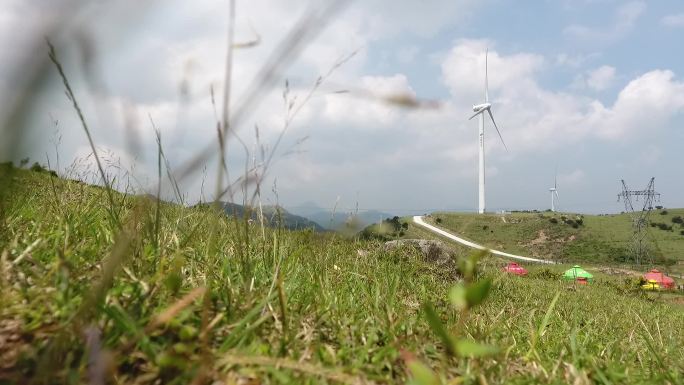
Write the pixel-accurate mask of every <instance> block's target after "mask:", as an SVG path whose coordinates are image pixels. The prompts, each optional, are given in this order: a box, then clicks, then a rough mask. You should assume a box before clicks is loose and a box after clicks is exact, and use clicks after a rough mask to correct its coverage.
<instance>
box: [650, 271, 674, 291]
mask: <svg viewBox="0 0 684 385" xmlns="http://www.w3.org/2000/svg"><path fill="white" fill-rule="evenodd" d="M644 280H646V282H649V281H655V282H656V283H657V284H658V285H659V286H660V287H662V288H663V289H674V287H675V282H674V279H672V278H670V277H668V276H667V275H665V274H663V273H661V272H660V271H659V270H656V269H653V270H651V271H649V272H648V273H646V274H644Z"/></svg>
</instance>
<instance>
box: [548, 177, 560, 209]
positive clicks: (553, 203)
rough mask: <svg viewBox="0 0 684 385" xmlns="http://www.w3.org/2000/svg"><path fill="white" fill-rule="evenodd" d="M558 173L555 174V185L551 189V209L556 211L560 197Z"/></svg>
mask: <svg viewBox="0 0 684 385" xmlns="http://www.w3.org/2000/svg"><path fill="white" fill-rule="evenodd" d="M556 179H557V178H556V174H554V175H553V187H551V188H550V189H549V192H550V193H551V211H552V212H556V199H558V183H557V181H556Z"/></svg>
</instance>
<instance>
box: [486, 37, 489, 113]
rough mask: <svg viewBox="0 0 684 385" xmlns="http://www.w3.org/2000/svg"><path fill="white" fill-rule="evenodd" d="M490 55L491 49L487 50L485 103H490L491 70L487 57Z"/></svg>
mask: <svg viewBox="0 0 684 385" xmlns="http://www.w3.org/2000/svg"><path fill="white" fill-rule="evenodd" d="M488 54H489V48H487V50H485V103H489V69H488V63H487V56H488Z"/></svg>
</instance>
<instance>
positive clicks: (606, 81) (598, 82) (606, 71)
mask: <svg viewBox="0 0 684 385" xmlns="http://www.w3.org/2000/svg"><path fill="white" fill-rule="evenodd" d="M614 79H615V67H611V66H606V65H604V66H601V67H599V68H596V69H595V70H593V71H590V72H589V74H588V77H587V86H589V88H591V89H593V90H595V91H603V90H605V89H606V88H608V87H609V86H610V85H611V84H612V83H613V80H614Z"/></svg>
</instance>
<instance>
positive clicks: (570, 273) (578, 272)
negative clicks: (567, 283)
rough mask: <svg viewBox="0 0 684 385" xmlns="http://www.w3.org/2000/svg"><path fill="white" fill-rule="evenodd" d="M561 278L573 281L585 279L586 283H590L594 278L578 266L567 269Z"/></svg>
mask: <svg viewBox="0 0 684 385" xmlns="http://www.w3.org/2000/svg"><path fill="white" fill-rule="evenodd" d="M563 278H565V279H567V280H573V281H574V280H576V279H577V278H585V279H586V280H587V281H591V280H592V279H594V276H593V275H591V274H590V273H588V272H587V271H586V270H584V269H582V268H581V267H579V265H575V266H573V267H572V268H570V269H568V270H567V271H566V272H565V274H563Z"/></svg>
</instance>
